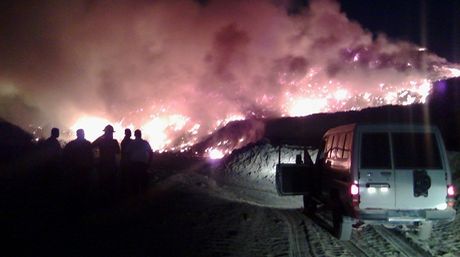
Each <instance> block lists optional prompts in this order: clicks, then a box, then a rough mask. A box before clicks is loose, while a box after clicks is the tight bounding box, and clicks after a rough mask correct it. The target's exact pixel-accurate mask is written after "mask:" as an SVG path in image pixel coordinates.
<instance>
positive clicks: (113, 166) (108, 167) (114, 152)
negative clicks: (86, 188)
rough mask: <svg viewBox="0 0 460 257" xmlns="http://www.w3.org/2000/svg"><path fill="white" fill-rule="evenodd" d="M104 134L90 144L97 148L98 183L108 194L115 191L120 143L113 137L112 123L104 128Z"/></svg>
mask: <svg viewBox="0 0 460 257" xmlns="http://www.w3.org/2000/svg"><path fill="white" fill-rule="evenodd" d="M103 131H104V134H103V135H102V136H100V137H99V138H98V139H96V140H95V141H94V142H93V143H92V146H93V148H94V149H98V150H99V160H98V171H99V184H100V187H101V189H102V190H103V191H105V192H106V193H108V194H113V193H115V184H116V173H117V156H118V155H119V154H120V145H119V144H118V141H117V140H116V139H114V138H113V133H114V132H115V130H114V129H113V127H112V125H107V126H105V128H104V130H103Z"/></svg>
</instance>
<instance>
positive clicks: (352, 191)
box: [350, 184, 359, 195]
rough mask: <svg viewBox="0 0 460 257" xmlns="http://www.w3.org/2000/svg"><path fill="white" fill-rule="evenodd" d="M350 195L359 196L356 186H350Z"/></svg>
mask: <svg viewBox="0 0 460 257" xmlns="http://www.w3.org/2000/svg"><path fill="white" fill-rule="evenodd" d="M350 192H351V195H357V194H359V187H358V185H356V184H353V185H351V188H350Z"/></svg>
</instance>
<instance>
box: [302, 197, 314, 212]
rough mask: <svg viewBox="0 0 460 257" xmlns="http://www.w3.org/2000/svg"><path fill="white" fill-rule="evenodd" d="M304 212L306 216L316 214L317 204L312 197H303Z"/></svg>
mask: <svg viewBox="0 0 460 257" xmlns="http://www.w3.org/2000/svg"><path fill="white" fill-rule="evenodd" d="M303 211H304V213H305V214H314V213H315V212H316V202H315V200H313V199H312V198H311V196H310V195H304V196H303Z"/></svg>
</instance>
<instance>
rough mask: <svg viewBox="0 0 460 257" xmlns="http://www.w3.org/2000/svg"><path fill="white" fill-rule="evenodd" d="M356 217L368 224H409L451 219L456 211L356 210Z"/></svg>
mask: <svg viewBox="0 0 460 257" xmlns="http://www.w3.org/2000/svg"><path fill="white" fill-rule="evenodd" d="M356 213H357V214H358V217H357V218H358V219H359V220H360V221H363V222H364V223H370V224H411V223H414V222H420V221H448V222H450V221H453V220H454V219H455V215H456V211H455V209H453V208H452V207H448V208H447V209H445V210H437V209H426V210H377V209H372V210H368V209H366V210H358V211H357V212H356Z"/></svg>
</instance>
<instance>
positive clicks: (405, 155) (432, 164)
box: [391, 133, 442, 169]
mask: <svg viewBox="0 0 460 257" xmlns="http://www.w3.org/2000/svg"><path fill="white" fill-rule="evenodd" d="M391 138H392V145H393V154H394V155H393V159H394V164H395V169H442V162H441V157H440V154H439V148H438V145H437V141H436V136H435V134H434V133H392V135H391Z"/></svg>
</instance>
